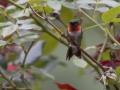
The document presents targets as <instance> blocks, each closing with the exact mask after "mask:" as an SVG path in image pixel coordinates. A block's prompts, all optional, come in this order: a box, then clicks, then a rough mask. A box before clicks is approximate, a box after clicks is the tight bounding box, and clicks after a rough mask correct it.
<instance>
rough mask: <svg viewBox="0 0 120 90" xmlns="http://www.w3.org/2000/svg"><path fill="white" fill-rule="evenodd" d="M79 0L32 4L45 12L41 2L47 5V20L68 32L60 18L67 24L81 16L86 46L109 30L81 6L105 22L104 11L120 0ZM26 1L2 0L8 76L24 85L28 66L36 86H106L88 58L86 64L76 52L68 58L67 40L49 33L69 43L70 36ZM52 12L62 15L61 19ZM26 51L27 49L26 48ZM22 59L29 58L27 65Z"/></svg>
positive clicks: (89, 89)
mask: <svg viewBox="0 0 120 90" xmlns="http://www.w3.org/2000/svg"><path fill="white" fill-rule="evenodd" d="M76 1H77V2H76V3H78V6H76V4H75V3H74V2H73V0H29V2H30V4H31V6H32V8H33V9H34V10H35V11H36V12H37V13H38V14H39V15H41V16H44V13H43V8H42V6H43V5H44V6H45V10H46V13H47V16H48V18H49V20H50V21H51V22H52V23H53V24H54V25H56V26H57V27H58V28H59V29H60V30H61V31H62V32H63V33H65V34H66V31H67V28H66V27H65V26H64V25H63V24H62V23H61V21H62V22H64V24H66V25H67V26H68V24H69V21H70V20H71V19H77V20H79V19H82V23H81V27H82V30H83V39H82V45H81V48H83V49H86V48H87V47H91V46H94V47H96V46H97V45H100V44H102V43H103V42H104V39H105V33H104V32H103V30H101V29H100V28H99V27H98V26H94V25H96V24H95V23H94V22H93V21H92V20H90V19H89V18H87V17H86V15H85V14H83V13H82V12H80V11H78V7H80V8H81V9H82V10H83V11H84V12H85V13H86V14H87V15H89V16H90V17H91V18H93V19H94V20H95V21H97V22H98V23H99V24H101V23H103V21H102V19H101V15H102V13H104V12H105V11H107V10H109V8H111V7H115V6H117V5H119V2H117V1H115V0H109V3H108V0H76ZM26 2H27V0H4V1H3V0H0V14H1V15H0V33H1V41H0V46H1V52H0V66H1V67H0V70H1V72H2V73H3V74H4V75H6V76H7V77H8V78H12V81H13V82H14V83H15V84H16V85H17V86H19V87H25V85H24V83H23V82H22V79H21V78H20V77H21V75H22V73H23V72H24V78H25V80H26V82H27V83H28V86H29V87H30V88H32V90H60V88H58V86H57V85H56V84H55V82H58V83H61V84H69V85H71V86H73V87H74V88H76V89H77V90H102V89H104V86H103V85H102V84H101V83H100V82H99V81H97V80H96V77H98V76H99V75H98V73H97V72H95V70H94V69H93V67H91V66H90V65H89V64H88V63H87V65H86V66H85V67H84V68H82V67H78V66H76V65H75V64H74V62H73V60H74V59H75V57H72V59H71V60H70V61H66V53H67V46H66V45H65V43H64V44H62V43H60V41H58V40H56V39H55V38H53V37H52V36H51V35H53V36H54V35H55V37H57V38H59V40H63V41H64V42H66V43H67V41H66V40H65V39H64V38H62V37H61V35H60V34H59V33H58V32H57V31H56V30H55V29H54V28H53V27H51V26H50V25H49V24H48V23H46V22H45V21H44V20H42V19H40V17H38V16H36V15H34V13H32V14H30V13H29V12H31V10H30V8H29V7H27V8H26V11H25V13H24V14H23V10H24V8H25V7H26ZM38 3H39V4H38ZM54 11H55V12H54ZM53 14H55V15H58V16H59V17H60V19H61V21H60V20H59V19H57V18H56V16H55V15H53ZM91 26H93V27H91ZM116 26H118V25H117V24H116ZM103 27H104V26H103ZM105 27H109V25H108V26H107V25H106V26H105ZM51 33H52V34H51ZM109 43H110V42H109ZM25 51H26V52H27V54H24V52H25ZM86 52H88V53H89V54H90V55H91V56H93V57H94V55H95V54H96V49H95V48H90V49H87V50H86ZM25 56H27V57H25ZM109 59H110V58H109V53H108V52H106V53H104V55H103V56H102V58H101V60H103V61H104V60H109ZM23 60H25V63H24V70H22V69H21V68H22V67H21V64H22V65H23ZM42 70H43V71H42ZM0 82H1V83H2V84H3V86H6V87H7V86H10V84H9V83H8V82H7V81H6V80H4V79H3V78H0ZM1 87H2V86H1Z"/></svg>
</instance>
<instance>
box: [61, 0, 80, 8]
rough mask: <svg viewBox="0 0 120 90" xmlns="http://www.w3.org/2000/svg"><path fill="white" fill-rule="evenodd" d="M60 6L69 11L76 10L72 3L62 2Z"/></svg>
mask: <svg viewBox="0 0 120 90" xmlns="http://www.w3.org/2000/svg"><path fill="white" fill-rule="evenodd" d="M62 5H63V6H64V7H67V8H70V9H78V7H77V5H76V4H75V3H74V2H72V3H71V2H62Z"/></svg>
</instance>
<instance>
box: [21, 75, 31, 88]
mask: <svg viewBox="0 0 120 90" xmlns="http://www.w3.org/2000/svg"><path fill="white" fill-rule="evenodd" d="M20 78H21V80H22V82H23V83H24V84H25V86H26V88H27V89H29V86H28V84H27V82H26V80H25V78H24V74H23V73H22V74H21V76H20Z"/></svg>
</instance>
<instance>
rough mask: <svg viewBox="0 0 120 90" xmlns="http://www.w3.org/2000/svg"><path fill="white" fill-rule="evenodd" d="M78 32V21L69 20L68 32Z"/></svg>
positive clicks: (79, 28)
mask: <svg viewBox="0 0 120 90" xmlns="http://www.w3.org/2000/svg"><path fill="white" fill-rule="evenodd" d="M79 30H81V26H80V24H79V21H78V20H71V21H70V22H69V26H68V31H70V32H77V31H79Z"/></svg>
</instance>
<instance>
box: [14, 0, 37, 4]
mask: <svg viewBox="0 0 120 90" xmlns="http://www.w3.org/2000/svg"><path fill="white" fill-rule="evenodd" d="M34 1H35V0H34ZM38 1H39V0H38ZM26 2H28V0H19V1H17V2H16V4H24V3H26Z"/></svg>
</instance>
